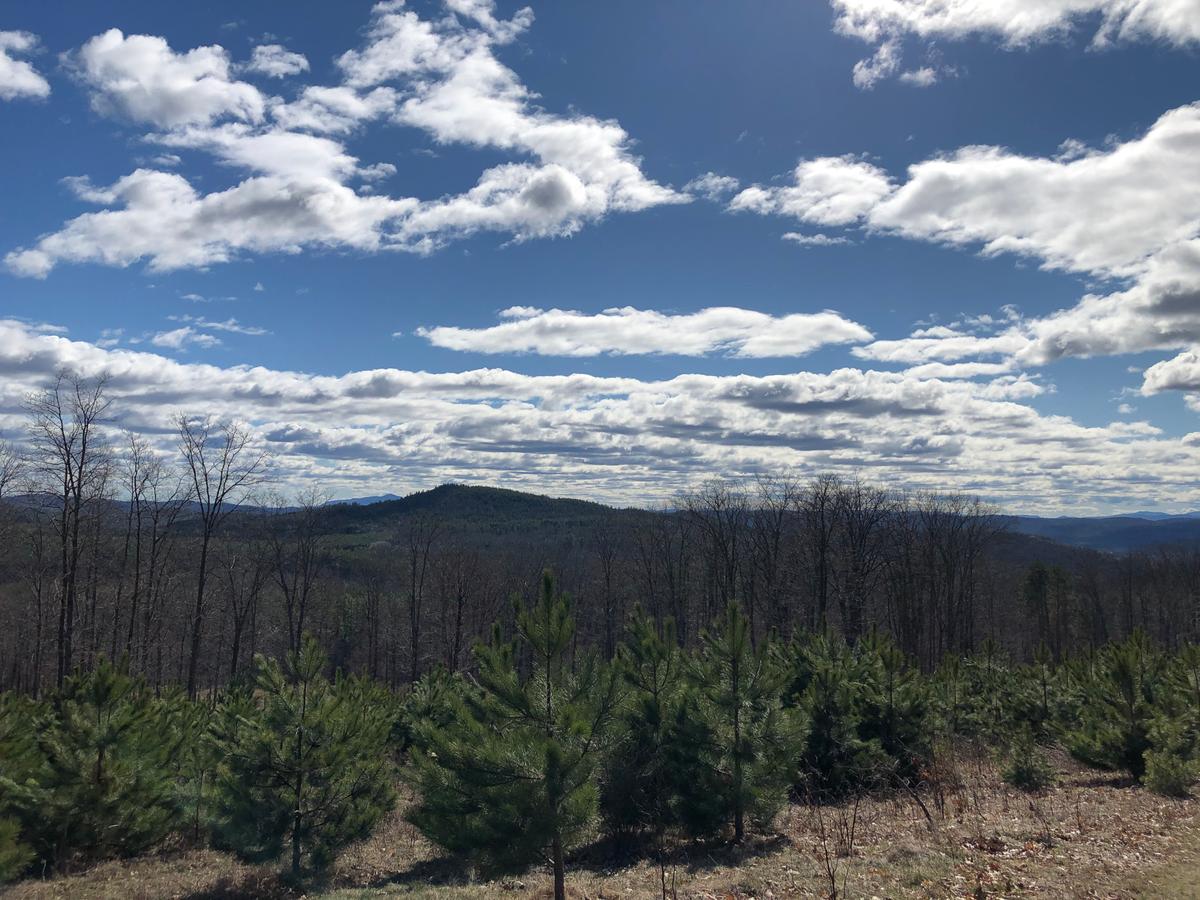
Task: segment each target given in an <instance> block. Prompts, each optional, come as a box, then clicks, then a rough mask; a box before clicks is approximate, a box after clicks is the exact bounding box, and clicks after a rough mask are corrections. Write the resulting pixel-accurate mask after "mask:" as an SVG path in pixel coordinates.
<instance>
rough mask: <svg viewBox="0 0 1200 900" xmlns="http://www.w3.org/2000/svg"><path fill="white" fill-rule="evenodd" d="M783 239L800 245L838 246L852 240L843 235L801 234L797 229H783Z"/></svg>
mask: <svg viewBox="0 0 1200 900" xmlns="http://www.w3.org/2000/svg"><path fill="white" fill-rule="evenodd" d="M782 237H783V239H784V240H785V241H791V242H792V243H793V244H798V245H800V246H801V247H838V246H841V245H843V244H850V243H853V241H851V240H850V238H848V237H845V236H844V235H838V236H837V237H834V236H833V235H828V234H801V233H800V232H798V231H785V232H784V233H783V235H782Z"/></svg>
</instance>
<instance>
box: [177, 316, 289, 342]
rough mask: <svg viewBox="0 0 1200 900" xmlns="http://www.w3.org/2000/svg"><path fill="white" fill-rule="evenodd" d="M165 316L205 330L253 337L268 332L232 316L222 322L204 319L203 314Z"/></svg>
mask: <svg viewBox="0 0 1200 900" xmlns="http://www.w3.org/2000/svg"><path fill="white" fill-rule="evenodd" d="M167 318H168V319H170V320H171V321H172V322H183V323H185V324H188V325H194V326H195V327H196V328H199V329H204V330H207V331H226V332H229V333H230V334H244V335H250V336H254V337H258V336H260V335H264V334H270V332H269V331H267V329H265V328H262V327H260V326H258V325H243V324H242V323H241V322H239V321H238V320H237V319H233V318H229V319H226V320H224V321H223V322H217V321H213V320H212V319H206V318H204V317H203V316H167Z"/></svg>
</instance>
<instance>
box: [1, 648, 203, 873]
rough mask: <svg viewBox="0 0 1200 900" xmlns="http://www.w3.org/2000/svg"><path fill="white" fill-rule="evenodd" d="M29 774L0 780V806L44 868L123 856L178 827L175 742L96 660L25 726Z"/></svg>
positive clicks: (158, 715) (150, 702)
mask: <svg viewBox="0 0 1200 900" xmlns="http://www.w3.org/2000/svg"><path fill="white" fill-rule="evenodd" d="M33 728H34V729H35V730H36V733H37V738H36V743H37V754H38V756H39V757H40V758H39V760H38V762H37V765H36V767H35V768H34V769H33V770H32V771H30V772H28V773H27V774H26V776H25V778H24V780H23V781H22V782H20V783H17V782H16V781H15V780H5V783H4V785H3V793H4V794H5V795H6V798H7V799H6V800H5V806H6V807H7V808H8V809H9V810H11V813H12V816H13V818H15V819H16V820H17V821H19V822H20V824H21V831H22V834H23V836H24V838H23V839H24V840H25V841H27V842H28V843H29V844H30V845H32V847H33V848H34V850H35V851H36V852H37V854H38V856H39V857H40V858H41V859H42V860H44V861H46V862H47V863H48V864H51V865H54V866H56V867H59V868H61V867H62V866H64V865H65V864H66V863H67V862H68V861H69V860H71V859H80V860H82V861H91V860H97V859H106V858H111V857H117V856H131V855H133V854H136V853H139V852H141V851H143V850H146V849H148V848H150V847H152V846H154V845H155V844H157V843H158V842H159V841H161V840H162V839H163V838H164V837H165V836H166V835H167V833H168V832H169V831H170V830H171V829H172V828H173V827H174V825H175V824H176V822H177V821H178V815H179V808H178V804H177V799H176V780H175V769H174V761H175V759H176V757H177V755H178V752H179V743H180V741H179V736H178V734H176V733H175V732H174V730H173V729H172V728H171V723H170V720H169V718H168V717H167V716H165V715H164V714H163V710H162V707H161V706H160V705H159V704H157V703H156V702H155V701H154V699H153V698H152V697H151V696H150V695H149V693H148V692H147V691H146V690H145V689H144V686H143V685H142V684H141V683H140V682H137V681H135V680H134V679H132V678H130V677H129V676H128V675H126V674H125V672H124V671H122V669H121V668H120V667H118V666H114V665H113V664H112V663H110V662H108V661H107V660H103V659H102V660H100V662H99V663H98V664H97V666H96V668H95V669H94V670H93V671H92V672H89V673H87V674H81V675H75V676H73V677H72V678H69V679H68V680H67V681H66V683H65V684H64V685H63V687H62V689H61V691H60V692H59V693H58V694H56V695H55V696H54V697H53V698H52V699H51V701H50V703H49V706H48V709H47V710H46V712H45V713H44V714H43V715H40V716H38V717H37V719H36V720H35V721H34V722H33Z"/></svg>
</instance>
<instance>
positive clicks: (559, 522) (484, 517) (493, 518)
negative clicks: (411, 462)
mask: <svg viewBox="0 0 1200 900" xmlns="http://www.w3.org/2000/svg"><path fill="white" fill-rule="evenodd" d="M638 514H641V515H647V513H635V512H633V511H627V510H617V509H613V508H612V507H610V506H604V505H603V504H600V503H593V502H591V501H590V500H570V499H564V498H559V497H546V496H543V495H541V494H526V493H524V492H522V491H512V490H508V489H506V488H494V487H483V486H475V485H465V484H443V485H440V486H439V487H435V488H433V489H432V490H428V491H419V492H417V493H415V494H409V495H408V496H407V497H398V498H396V499H394V500H384V501H382V502H379V503H370V504H367V505H355V504H348V503H339V504H336V505H333V506H329V507H327V508H326V510H325V511H324V517H325V519H326V522H327V523H328V527H330V528H331V529H333V530H337V531H342V532H371V531H376V530H381V529H386V528H388V527H389V526H391V525H393V524H395V523H396V522H398V521H399V520H401V519H406V518H410V517H412V516H417V515H427V516H430V517H432V518H436V519H438V520H439V521H442V522H446V523H448V524H451V525H458V524H461V525H466V526H470V527H472V528H484V529H486V530H489V531H492V532H495V533H499V532H506V533H507V532H514V531H527V532H533V531H539V530H543V529H560V530H562V529H567V528H570V527H572V526H575V525H585V524H594V523H596V522H598V521H600V520H603V519H605V518H609V517H613V516H625V515H638Z"/></svg>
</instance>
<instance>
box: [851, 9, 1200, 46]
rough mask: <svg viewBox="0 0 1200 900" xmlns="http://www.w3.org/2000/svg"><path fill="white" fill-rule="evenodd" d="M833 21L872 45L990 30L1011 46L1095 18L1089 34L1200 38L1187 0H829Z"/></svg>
mask: <svg viewBox="0 0 1200 900" xmlns="http://www.w3.org/2000/svg"><path fill="white" fill-rule="evenodd" d="M832 2H833V7H834V10H835V11H836V14H837V20H836V27H837V29H838V30H839V31H840V32H842V33H843V34H849V35H853V36H854V37H857V38H861V39H862V40H865V41H870V42H872V43H875V42H878V41H881V40H885V39H887V37H889V36H892V35H897V34H904V33H911V34H915V35H918V36H920V37H925V38H964V37H968V36H970V35H973V34H985V35H993V36H995V37H998V38H1000V39H1001V40H1003V41H1004V42H1005V43H1006V44H1008V45H1010V46H1020V45H1024V44H1029V43H1033V42H1036V41H1042V40H1048V39H1052V38H1056V37H1059V36H1061V35H1063V34H1065V33H1067V32H1070V31H1073V30H1075V29H1076V28H1078V27H1079V26H1081V25H1083V24H1085V23H1087V22H1090V21H1091V20H1093V19H1094V18H1095V17H1097V16H1098V17H1099V21H1100V26H1099V28H1098V29H1097V31H1096V32H1095V35H1094V36H1093V38H1092V40H1093V43H1094V44H1096V45H1104V44H1107V43H1110V42H1113V41H1117V40H1122V41H1124V40H1145V39H1150V40H1161V41H1165V42H1167V43H1170V44H1174V45H1176V46H1184V45H1187V44H1195V43H1197V42H1200V17H1197V15H1196V7H1195V4H1194V3H1192V2H1190V0H991V2H987V3H980V2H977V0H832Z"/></svg>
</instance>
